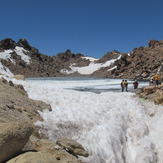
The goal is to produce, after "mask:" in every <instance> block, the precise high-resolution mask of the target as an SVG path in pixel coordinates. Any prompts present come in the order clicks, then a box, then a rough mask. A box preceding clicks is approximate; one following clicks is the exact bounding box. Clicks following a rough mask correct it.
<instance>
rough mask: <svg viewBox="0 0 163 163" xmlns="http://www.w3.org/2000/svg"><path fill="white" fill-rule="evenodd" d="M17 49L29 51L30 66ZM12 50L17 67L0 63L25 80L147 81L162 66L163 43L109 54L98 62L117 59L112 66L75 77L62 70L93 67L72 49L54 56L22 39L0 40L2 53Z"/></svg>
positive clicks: (75, 73)
mask: <svg viewBox="0 0 163 163" xmlns="http://www.w3.org/2000/svg"><path fill="white" fill-rule="evenodd" d="M17 46H18V47H22V48H24V49H25V50H26V51H24V53H25V54H26V55H28V56H29V57H30V64H27V63H26V62H25V61H24V60H22V59H21V57H20V55H18V54H17V53H16V52H15V51H14V49H15V47H17ZM9 49H10V50H13V52H12V53H10V55H11V58H12V59H13V60H14V61H15V63H16V64H14V63H13V62H12V61H11V60H9V59H8V60H5V59H2V58H1V59H0V62H1V63H2V64H3V65H4V66H6V67H7V68H9V70H10V71H11V72H12V73H13V74H22V75H24V76H25V77H58V76H91V77H109V78H137V79H147V78H150V77H151V76H153V75H154V74H155V73H156V72H158V70H159V69H160V67H161V65H162V64H163V41H156V40H150V41H149V46H148V47H139V48H135V49H133V51H132V52H130V53H120V52H118V51H116V50H114V51H113V52H108V53H106V54H105V55H104V56H103V57H102V58H100V59H98V60H96V61H95V63H101V64H104V63H105V62H107V61H110V60H112V59H117V60H116V61H115V62H114V63H113V64H111V65H110V66H105V67H102V68H100V69H98V70H97V71H94V72H93V73H92V74H89V75H82V74H79V73H77V72H74V73H72V74H66V73H62V72H61V70H63V69H66V70H71V68H70V65H72V64H73V65H74V66H77V67H84V66H88V65H89V64H90V60H88V59H83V57H84V55H83V54H80V53H78V54H74V53H72V52H71V50H69V49H68V50H66V51H65V52H63V53H58V54H56V55H54V56H47V55H45V54H41V53H40V52H39V50H38V49H36V48H34V47H32V46H30V45H29V43H28V41H27V40H25V39H20V40H19V41H18V42H17V43H16V42H15V41H13V40H12V39H9V38H7V39H4V40H2V41H0V52H3V51H4V50H9ZM162 69H163V68H162ZM162 71H163V70H161V72H162ZM162 73H163V72H162Z"/></svg>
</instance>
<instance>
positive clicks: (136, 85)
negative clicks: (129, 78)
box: [133, 80, 139, 89]
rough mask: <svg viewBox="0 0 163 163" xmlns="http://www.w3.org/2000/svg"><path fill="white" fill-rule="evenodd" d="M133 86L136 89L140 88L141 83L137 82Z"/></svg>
mask: <svg viewBox="0 0 163 163" xmlns="http://www.w3.org/2000/svg"><path fill="white" fill-rule="evenodd" d="M133 85H134V89H137V88H138V85H139V83H138V82H137V80H135V81H134V83H133Z"/></svg>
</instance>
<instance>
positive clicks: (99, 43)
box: [0, 0, 163, 58]
mask: <svg viewBox="0 0 163 163" xmlns="http://www.w3.org/2000/svg"><path fill="white" fill-rule="evenodd" d="M162 6H163V0H5V1H1V5H0V22H1V23H0V40H3V39H5V38H11V39H13V40H14V41H16V42H17V41H18V40H19V39H20V38H25V39H27V41H28V42H29V44H30V45H31V46H34V47H36V48H37V49H38V50H39V52H40V53H43V54H46V55H49V56H53V55H56V54H57V53H59V52H64V51H66V50H67V49H70V50H71V51H72V52H73V53H82V54H84V55H86V56H91V57H96V58H100V57H102V56H103V55H104V54H106V53H107V52H110V51H113V50H118V51H119V52H122V53H127V52H131V51H132V50H133V49H134V48H136V47H140V46H148V41H149V40H151V39H155V40H163V18H162V17H163V9H162Z"/></svg>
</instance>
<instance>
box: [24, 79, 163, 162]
mask: <svg viewBox="0 0 163 163" xmlns="http://www.w3.org/2000/svg"><path fill="white" fill-rule="evenodd" d="M119 83H120V80H110V79H108V80H106V79H102V80H76V81H73V80H67V81H66V80H64V81H62V80H37V81H36V80H28V81H26V82H23V85H24V86H25V89H26V90H27V92H28V94H29V97H30V98H32V99H36V100H42V101H44V102H46V103H48V104H50V105H51V106H52V112H49V111H47V110H46V111H44V112H40V114H41V116H42V117H43V119H44V121H43V122H37V123H36V125H38V126H40V127H41V132H42V133H43V134H45V135H47V136H48V137H49V139H50V140H53V141H56V140H57V138H59V137H63V136H64V137H66V138H72V139H75V140H77V141H78V142H79V143H81V144H82V145H83V146H84V147H85V149H86V150H88V152H89V154H90V156H89V157H88V158H83V157H81V158H80V159H82V160H83V161H86V162H89V163H92V162H94V163H156V162H157V163H162V162H163V140H162V137H163V127H162V123H163V107H162V106H156V105H154V104H153V103H149V102H146V101H141V100H140V99H139V98H136V97H134V94H133V93H130V92H123V93H122V92H120V85H119ZM144 84H145V83H144ZM146 84H147V83H146ZM142 85H143V84H142ZM112 86H114V87H117V89H119V91H117V92H113V91H103V89H106V90H108V89H111V87H112ZM77 87H80V88H83V89H85V88H90V87H91V88H94V89H99V91H100V90H102V91H101V93H99V94H97V93H92V92H91V91H87V92H83V91H75V90H73V89H74V88H77ZM101 88H102V89H101ZM130 89H132V87H131V88H130ZM151 115H153V116H151Z"/></svg>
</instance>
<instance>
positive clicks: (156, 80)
mask: <svg viewBox="0 0 163 163" xmlns="http://www.w3.org/2000/svg"><path fill="white" fill-rule="evenodd" d="M153 81H154V83H155V85H159V80H158V74H155V75H154V76H153Z"/></svg>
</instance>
